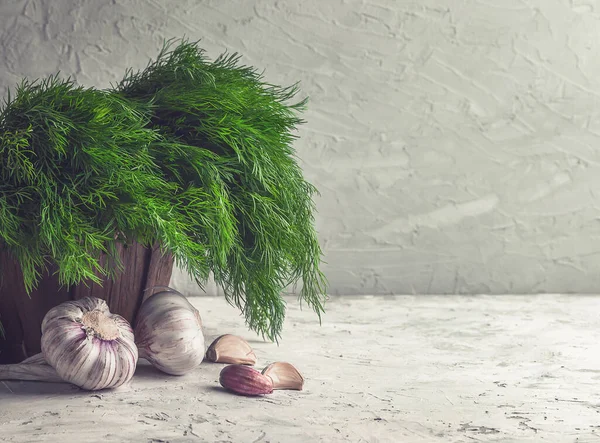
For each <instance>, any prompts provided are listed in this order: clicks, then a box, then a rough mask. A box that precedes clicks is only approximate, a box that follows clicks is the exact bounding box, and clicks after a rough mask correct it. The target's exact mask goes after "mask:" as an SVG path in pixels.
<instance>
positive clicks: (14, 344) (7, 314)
mask: <svg viewBox="0 0 600 443" xmlns="http://www.w3.org/2000/svg"><path fill="white" fill-rule="evenodd" d="M119 255H120V257H121V260H122V262H123V263H124V265H125V268H124V271H123V272H122V273H120V274H119V275H118V276H117V278H116V279H115V280H114V281H113V280H110V279H105V280H104V281H103V283H102V285H100V284H97V283H93V282H87V283H85V284H80V285H77V286H73V287H70V288H64V287H60V286H59V284H58V279H57V276H55V275H53V274H54V271H55V270H54V269H51V270H50V271H49V272H47V273H46V274H45V275H44V277H43V279H42V280H41V282H40V284H39V286H38V287H37V289H35V290H34V291H33V292H32V293H31V294H29V296H28V295H27V293H26V292H25V287H24V285H23V276H22V273H21V269H20V267H19V265H18V264H17V263H16V262H15V261H14V260H13V259H12V258H11V257H10V256H9V255H8V254H6V253H2V254H0V259H1V263H2V271H1V272H2V275H3V280H2V282H0V321H1V322H2V325H3V326H4V329H5V333H6V339H5V340H1V339H0V363H14V362H19V361H21V360H23V359H24V358H26V357H28V356H31V355H34V354H37V353H38V352H40V338H41V330H40V327H41V324H42V320H43V318H44V315H46V312H48V310H49V309H50V308H52V307H54V306H56V305H58V304H60V303H62V302H64V301H67V300H77V299H80V298H83V297H86V296H93V297H98V298H101V299H104V300H106V301H107V303H108V306H109V309H110V310H111V312H113V313H115V314H119V315H121V316H123V317H125V318H126V319H127V320H128V321H129V322H133V321H134V320H135V314H136V313H137V310H138V309H139V307H140V305H141V303H142V300H143V296H144V290H145V289H146V288H152V287H153V286H160V285H164V286H166V285H168V284H169V281H170V278H171V272H172V268H173V260H172V258H171V256H170V255H168V254H167V255H163V254H162V253H161V251H160V248H158V246H154V247H151V248H147V247H144V246H142V245H140V244H138V243H134V244H133V245H131V246H128V247H125V246H123V245H120V246H119ZM103 261H104V259H103ZM147 292H151V291H147Z"/></svg>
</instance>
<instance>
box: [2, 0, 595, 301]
mask: <svg viewBox="0 0 600 443" xmlns="http://www.w3.org/2000/svg"><path fill="white" fill-rule="evenodd" d="M184 34H185V35H186V36H188V37H189V38H190V39H192V40H196V39H202V46H203V47H204V48H205V49H206V50H207V51H208V54H209V55H210V56H211V57H212V58H214V57H216V56H218V55H219V54H220V53H221V52H223V51H224V50H228V51H230V52H240V53H241V54H243V56H244V57H243V61H244V62H245V63H246V64H250V65H254V66H256V67H258V68H260V69H263V68H264V69H265V76H266V78H267V80H269V81H271V82H274V83H278V84H282V85H288V84H291V83H294V82H295V81H297V80H300V81H301V84H302V88H303V93H304V94H306V95H309V96H310V98H311V102H310V107H309V111H308V112H307V113H306V115H305V118H306V120H307V121H308V123H307V124H306V125H305V126H303V127H302V128H301V131H300V134H299V135H300V136H301V139H300V140H299V141H298V142H297V144H296V147H297V150H298V155H299V157H300V158H301V163H302V166H303V168H304V170H305V173H306V176H307V178H308V180H309V181H311V182H312V183H314V184H315V185H316V186H317V187H318V188H319V189H320V191H321V194H322V195H321V197H320V198H318V199H317V206H318V210H319V213H318V215H317V228H318V230H319V232H320V238H321V240H322V244H323V248H324V252H325V254H326V256H325V260H326V261H327V262H328V264H327V265H326V266H324V270H325V272H326V274H327V276H328V278H329V281H330V285H331V291H330V292H331V293H333V294H389V293H480V292H483V293H505V292H517V293H530V292H531V293H535V292H598V291H599V290H600V276H599V273H598V272H597V270H598V265H599V264H600V254H599V252H600V223H599V217H600V206H599V204H598V201H599V199H598V196H599V191H598V185H599V183H600V179H599V173H600V151H599V149H598V147H599V145H600V143H599V142H600V110H599V109H600V108H599V106H598V105H599V97H600V2H598V1H594V0H502V1H479V0H465V1H459V0H455V1H451V0H404V1H394V0H362V1H358V0H304V1H301V2H299V1H295V0H288V1H267V0H259V1H246V2H241V1H233V0H230V1H223V0H214V1H212V0H211V1H198V0H194V1H191V0H185V1H182V0H177V1H175V0H171V1H160V0H115V1H111V0H93V1H92V0H2V1H1V2H0V45H1V48H0V95H1V96H5V94H6V92H7V88H8V87H12V86H14V85H15V84H16V83H17V82H18V81H19V80H20V79H21V77H23V76H26V77H29V78H37V77H43V76H46V75H49V74H53V73H55V72H56V71H61V72H62V74H63V75H65V76H67V75H71V76H73V78H74V79H75V80H76V81H77V82H78V83H80V84H83V85H86V86H97V87H106V86H109V84H110V83H111V82H114V81H116V80H118V79H119V78H120V77H121V76H122V74H123V72H124V70H125V69H126V68H127V67H130V66H131V67H136V68H142V67H144V66H145V64H146V63H147V61H148V60H149V59H150V58H151V57H155V56H156V54H157V51H158V49H159V47H160V46H161V43H162V41H163V39H165V38H170V37H181V36H182V35H184ZM172 284H173V285H174V286H175V287H177V288H179V289H182V290H184V291H187V292H188V293H190V294H192V293H198V292H199V290H198V289H197V288H196V287H195V286H193V285H191V284H190V283H189V281H188V280H187V278H186V277H185V276H184V275H182V274H181V273H180V272H178V271H177V272H176V273H175V275H174V277H173V282H172ZM207 292H209V293H215V292H218V288H216V287H215V286H214V284H209V285H208V286H207Z"/></svg>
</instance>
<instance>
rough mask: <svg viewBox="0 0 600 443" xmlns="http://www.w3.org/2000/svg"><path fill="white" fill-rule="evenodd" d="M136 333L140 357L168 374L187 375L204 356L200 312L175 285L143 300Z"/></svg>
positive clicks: (136, 324)
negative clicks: (173, 287) (176, 289)
mask: <svg viewBox="0 0 600 443" xmlns="http://www.w3.org/2000/svg"><path fill="white" fill-rule="evenodd" d="M134 333H135V341H136V343H137V346H138V350H139V354H140V358H145V359H146V360H148V361H149V362H150V363H151V364H152V365H153V366H155V367H156V368H158V369H159V370H161V371H163V372H166V373H167V374H172V375H183V374H185V373H187V372H189V371H191V370H192V369H194V368H195V367H197V366H198V365H199V364H200V363H201V362H202V359H203V358H204V334H203V333H202V320H201V319H200V314H199V313H198V310H197V309H196V308H194V307H193V306H192V305H191V304H190V302H189V301H188V300H187V298H186V297H185V296H184V295H182V294H180V293H179V292H177V291H175V290H174V289H169V290H168V291H163V292H157V293H156V294H154V295H151V296H150V297H149V298H148V299H146V300H145V301H144V302H143V303H142V306H141V308H140V310H139V312H138V314H137V319H136V323H135V329H134Z"/></svg>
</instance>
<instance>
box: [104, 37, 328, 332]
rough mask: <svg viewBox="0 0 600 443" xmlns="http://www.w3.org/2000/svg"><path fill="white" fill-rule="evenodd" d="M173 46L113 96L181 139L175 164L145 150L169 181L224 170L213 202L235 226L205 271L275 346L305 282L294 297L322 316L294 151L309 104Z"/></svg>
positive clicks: (316, 248) (187, 46)
mask: <svg viewBox="0 0 600 443" xmlns="http://www.w3.org/2000/svg"><path fill="white" fill-rule="evenodd" d="M173 43H174V42H173V41H170V42H167V43H166V44H165V46H164V47H163V49H162V51H161V52H160V54H159V55H158V57H157V58H156V60H154V61H151V62H150V63H149V64H148V66H147V67H146V68H145V69H144V70H141V71H133V70H130V71H128V72H127V74H126V76H125V78H124V79H123V80H122V81H121V82H120V83H119V84H117V85H116V86H115V87H114V90H115V91H118V92H119V93H120V94H122V95H123V96H124V97H126V98H127V99H130V100H133V101H136V102H140V103H149V104H150V109H151V113H152V116H151V119H150V128H152V129H153V130H156V131H158V132H159V133H160V134H162V135H163V136H164V137H165V139H168V140H175V141H176V142H177V144H178V147H179V148H180V149H181V150H180V151H177V152H178V154H177V155H180V157H174V156H173V152H172V150H171V149H169V147H168V146H162V145H161V146H158V145H156V144H154V145H153V146H152V148H151V150H152V153H153V156H154V158H160V161H159V162H158V163H159V165H161V167H162V169H163V172H164V177H165V179H166V180H168V181H175V182H177V183H179V184H182V183H192V184H193V186H199V187H206V185H207V183H206V181H205V179H204V177H203V175H204V174H205V173H204V171H205V170H206V169H207V168H210V169H211V170H215V171H219V172H221V174H220V177H221V180H222V182H220V183H219V186H222V187H219V195H220V196H221V197H222V198H223V199H224V200H226V201H227V202H228V204H229V205H228V209H229V210H230V211H232V212H231V214H232V215H233V217H234V224H233V225H232V226H231V228H233V229H231V230H230V229H229V226H228V229H227V230H224V231H223V233H224V235H226V238H227V240H228V242H224V243H223V244H222V247H223V248H222V249H221V248H219V249H218V250H213V251H210V252H209V254H208V259H209V261H210V265H211V270H212V271H213V274H214V278H215V281H216V282H217V283H218V284H220V285H221V286H222V287H223V289H224V292H225V296H226V298H227V300H228V301H229V302H230V303H231V304H233V305H235V306H237V307H238V308H240V309H241V310H243V312H244V314H245V317H246V321H247V323H248V325H249V326H250V328H252V329H254V330H256V331H259V332H261V333H263V335H267V336H268V337H269V338H271V339H277V337H278V335H279V333H280V331H281V327H282V325H283V320H284V315H285V304H284V300H283V298H282V297H281V293H282V292H283V291H284V290H285V288H286V287H288V286H295V285H296V284H297V283H298V282H301V285H302V288H301V291H300V299H301V300H305V301H306V302H307V303H308V305H309V306H311V307H312V308H313V309H314V310H315V312H316V313H317V314H318V315H319V318H320V314H321V312H323V301H324V294H325V292H326V279H325V277H324V275H323V274H322V273H321V271H320V270H319V265H320V261H321V255H322V253H321V249H320V245H319V242H318V238H317V234H316V231H315V229H314V218H313V213H314V211H315V208H314V203H313V200H312V197H313V196H314V195H315V194H316V193H317V190H316V189H315V188H314V187H313V186H312V185H311V184H309V183H308V182H306V181H305V180H304V178H303V174H302V170H301V168H300V167H299V165H298V163H297V162H296V159H295V151H294V149H293V147H292V143H293V141H294V140H295V139H296V138H297V137H296V135H295V134H294V131H295V130H296V128H297V126H298V125H300V124H302V123H304V121H303V120H302V119H301V118H300V117H299V116H298V114H299V113H300V112H301V111H302V110H303V109H304V108H305V105H306V100H301V101H298V102H295V103H291V104H290V103H289V102H290V100H292V99H293V98H294V97H295V96H296V95H297V93H298V87H297V85H292V86H291V87H286V88H282V87H278V86H276V85H272V84H269V83H266V82H265V81H264V80H263V77H262V75H261V74H260V73H259V72H257V71H256V70H255V69H253V68H251V67H248V66H244V65H242V64H241V63H240V56H239V55H238V54H231V55H228V54H223V55H221V56H220V57H218V58H217V59H216V60H214V61H212V62H211V61H209V60H208V59H207V58H206V56H205V54H204V51H203V50H202V49H200V48H199V47H198V44H197V43H190V42H188V41H186V40H181V41H179V42H178V44H177V45H173ZM210 154H213V155H210ZM167 157H168V158H167ZM187 269H188V271H189V272H190V274H191V275H192V276H195V272H196V271H195V270H194V269H192V268H191V267H189V266H188V267H187Z"/></svg>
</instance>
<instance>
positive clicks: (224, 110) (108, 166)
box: [0, 40, 326, 340]
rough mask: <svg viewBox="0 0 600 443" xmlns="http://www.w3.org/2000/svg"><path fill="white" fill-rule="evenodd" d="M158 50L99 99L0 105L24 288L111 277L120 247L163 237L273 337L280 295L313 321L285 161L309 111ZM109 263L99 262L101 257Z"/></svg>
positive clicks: (38, 98) (196, 275)
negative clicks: (293, 292) (294, 295)
mask: <svg viewBox="0 0 600 443" xmlns="http://www.w3.org/2000/svg"><path fill="white" fill-rule="evenodd" d="M173 45H174V42H173V41H170V42H167V43H166V44H165V46H164V47H163V50H162V51H161V52H160V54H159V55H158V57H157V59H156V60H154V61H152V62H150V63H149V64H148V66H147V67H146V69H144V70H142V71H133V70H130V71H128V72H127V73H126V75H125V78H124V79H123V80H122V81H121V82H120V83H118V84H117V85H115V86H114V87H113V88H112V89H110V90H108V91H98V90H95V89H84V88H81V87H76V86H75V85H74V84H73V83H72V82H71V81H69V80H67V81H61V80H59V79H58V77H56V76H55V77H52V78H50V79H48V80H46V81H43V82H41V83H35V82H34V83H29V82H23V83H22V84H21V85H20V86H19V88H18V89H17V91H16V95H15V97H14V99H11V98H10V97H9V99H8V100H7V102H6V104H5V106H4V108H3V109H2V110H1V111H0V162H1V163H0V178H1V179H2V183H1V185H0V241H1V242H2V244H3V247H5V248H6V249H8V250H9V251H10V252H11V253H12V254H13V256H14V257H15V258H16V259H17V260H18V261H19V263H20V264H21V267H22V269H23V274H24V278H25V284H26V287H27V289H28V290H31V289H32V288H33V287H35V285H36V283H37V281H38V279H39V277H40V273H41V271H42V270H43V269H44V268H45V266H46V264H47V262H48V261H51V262H54V263H56V264H57V265H58V269H59V279H60V281H61V283H63V284H66V285H73V284H78V283H81V282H82V281H84V280H87V279H91V280H94V281H98V280H99V278H98V277H97V276H96V273H100V275H106V276H108V277H111V276H113V275H114V273H115V272H117V271H118V270H119V269H122V265H123V264H122V263H120V262H119V258H118V256H117V253H116V244H117V243H119V242H121V243H127V242H130V241H138V242H140V243H142V244H145V245H151V244H153V243H155V242H159V243H160V245H161V247H162V249H163V250H164V251H167V252H169V253H171V254H172V255H173V257H174V259H175V262H176V263H177V264H178V265H179V266H181V267H182V268H184V269H185V270H186V271H187V272H188V273H189V275H190V276H191V277H192V278H193V279H195V280H196V282H198V283H199V284H203V283H204V282H206V280H207V278H208V276H209V274H210V272H211V271H212V272H213V274H214V278H215V281H216V282H217V283H219V284H220V285H221V286H222V287H223V289H224V292H225V295H226V298H227V300H228V301H229V302H230V303H232V304H233V305H235V306H237V307H238V308H240V309H241V310H242V311H243V312H244V314H245V317H246V321H247V324H248V326H249V327H250V328H251V329H253V330H255V331H257V332H260V333H262V334H263V335H265V336H267V337H268V338H270V339H274V340H276V339H277V338H278V337H279V336H280V333H281V328H282V325H283V320H284V315H285V304H284V300H283V298H282V297H281V294H282V292H283V291H284V290H285V288H287V287H288V286H293V285H296V284H297V283H301V285H302V287H301V291H300V298H301V300H305V301H306V302H307V303H308V304H309V305H310V306H311V307H312V308H313V309H314V310H315V311H316V312H317V314H318V315H319V316H320V314H321V312H322V311H323V300H324V297H325V291H326V280H325V277H324V276H323V274H322V273H321V271H320V270H319V265H320V262H321V255H322V254H321V249H320V246H319V243H318V239H317V235H316V232H315V229H314V219H313V213H314V210H315V208H314V203H313V200H312V197H313V196H314V195H315V193H316V189H315V188H314V187H313V186H312V185H310V184H309V183H308V182H306V181H305V180H304V178H303V174H302V170H301V168H300V167H299V165H298V164H297V162H296V160H295V154H294V150H293V148H292V143H293V141H294V140H295V138H296V136H295V135H294V134H293V131H294V130H295V129H296V128H297V126H298V125H299V124H301V123H303V121H302V120H301V119H300V118H299V117H298V113H299V112H300V111H302V109H303V107H304V105H305V101H300V102H297V103H293V104H288V102H289V100H291V99H292V98H293V97H294V96H295V95H296V94H297V88H296V86H295V85H294V86H292V87H289V88H280V87H277V86H275V85H271V84H268V83H266V82H264V81H263V79H262V76H261V75H260V74H259V73H257V72H256V71H255V70H254V69H252V68H249V67H246V66H242V65H240V63H239V57H238V56H237V55H231V56H221V57H219V58H218V59H216V60H215V61H212V62H211V61H209V60H207V58H206V57H205V56H204V53H203V51H202V50H201V49H200V48H199V47H198V45H197V44H196V43H190V42H188V41H186V40H181V41H178V43H177V44H176V45H175V46H174V47H173ZM102 254H108V256H109V257H111V258H112V260H109V261H108V263H107V265H106V266H102V265H101V264H100V261H99V259H100V256H101V255H102Z"/></svg>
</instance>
